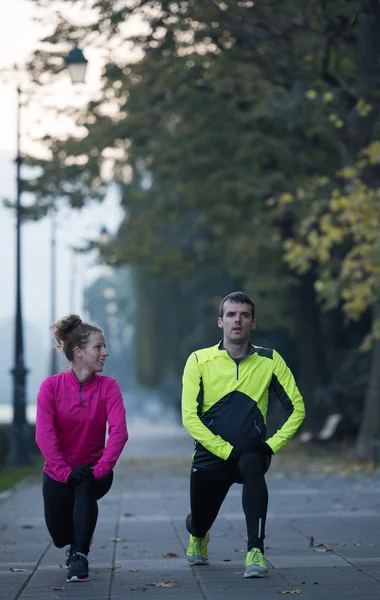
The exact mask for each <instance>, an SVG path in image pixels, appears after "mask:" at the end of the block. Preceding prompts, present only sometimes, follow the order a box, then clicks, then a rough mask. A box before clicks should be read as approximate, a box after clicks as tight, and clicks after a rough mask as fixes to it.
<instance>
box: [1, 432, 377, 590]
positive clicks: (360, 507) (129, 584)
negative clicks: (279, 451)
mask: <svg viewBox="0 0 380 600" xmlns="http://www.w3.org/2000/svg"><path fill="white" fill-rule="evenodd" d="M130 430H131V440H130V442H128V444H127V446H126V448H125V451H124V454H123V459H122V461H121V462H120V464H119V466H118V468H117V471H116V478H115V483H114V485H113V487H112V489H111V491H110V492H109V494H107V496H106V497H105V498H104V499H103V500H101V501H100V516H99V522H98V526H97V530H96V534H95V541H94V544H93V547H92V549H91V553H90V555H89V558H90V569H91V580H90V581H89V582H86V583H75V584H74V583H66V576H65V569H64V567H63V565H64V562H65V558H66V557H65V553H64V551H63V550H58V549H57V548H54V547H53V546H52V544H51V541H50V539H49V536H48V534H47V532H46V529H45V524H44V520H43V512H42V502H41V491H40V481H39V480H35V481H33V480H30V481H29V482H28V483H27V484H24V485H21V486H20V487H19V488H18V489H16V490H15V491H13V492H12V493H11V494H10V495H9V496H8V497H5V498H4V497H3V498H2V499H1V500H0V598H2V599H4V600H18V599H19V598H20V599H29V600H32V599H37V598H38V599H43V598H66V599H67V598H70V599H73V600H74V599H77V598H78V599H79V598H82V599H85V598H91V600H111V599H114V600H125V599H133V598H137V599H138V598H140V596H141V595H142V594H144V597H147V598H151V599H154V600H156V599H160V600H163V599H165V600H166V599H167V598H169V599H170V598H175V599H176V600H177V599H178V600H182V599H183V600H185V599H186V600H190V599H191V600H229V599H231V600H232V599H233V600H245V599H246V598H247V599H248V598H249V599H252V598H254V599H255V600H264V599H265V600H274V599H275V598H276V599H278V598H280V597H281V596H280V595H279V594H300V595H301V596H302V597H303V598H306V599H317V598H318V599H319V598H326V599H328V600H338V599H339V600H341V599H345V600H350V599H351V598H352V599H353V598H355V600H357V599H358V598H360V599H361V598H364V599H367V598H378V597H380V535H379V533H380V532H379V528H380V518H379V517H380V480H379V478H375V477H370V476H365V475H360V476H357V477H349V478H340V477H335V476H331V477H326V476H325V477H316V476H311V475H300V474H298V475H294V476H285V475H284V473H283V472H282V470H281V464H279V463H280V459H279V458H278V460H277V461H276V460H274V463H273V465H272V467H271V470H270V472H269V475H268V478H267V480H268V486H269V491H270V505H269V517H268V526H267V534H268V535H267V539H266V560H267V563H268V566H269V568H270V576H269V577H268V578H266V579H259V580H255V579H244V577H243V569H244V567H243V563H244V558H245V545H246V544H245V527H244V520H243V515H242V510H241V493H240V487H239V486H237V485H236V486H234V487H233V488H232V489H231V491H230V494H229V496H228V498H227V500H226V502H225V504H224V505H223V507H222V512H221V514H220V516H219V518H218V519H217V521H216V523H215V524H214V527H213V529H212V532H211V540H210V544H209V556H210V565H209V566H203V567H193V568H191V567H190V566H189V565H188V564H187V563H186V561H185V559H184V552H185V548H186V545H187V537H188V536H187V533H186V530H185V526H184V516H185V515H186V514H187V512H188V507H189V502H188V471H189V457H190V454H191V449H192V442H191V440H190V438H189V437H188V436H187V434H185V433H184V432H183V431H182V430H180V429H178V428H175V427H173V426H170V425H167V426H163V425H160V424H159V423H156V424H151V425H150V426H148V427H145V429H143V428H142V427H141V426H140V424H138V423H135V424H132V425H131V427H130ZM143 432H144V433H143ZM276 463H277V464H276ZM167 582H174V583H172V586H170V585H169V586H167V585H165V586H164V585H163V584H165V583H167Z"/></svg>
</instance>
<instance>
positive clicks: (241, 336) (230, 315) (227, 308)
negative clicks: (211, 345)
mask: <svg viewBox="0 0 380 600" xmlns="http://www.w3.org/2000/svg"><path fill="white" fill-rule="evenodd" d="M223 308H224V310H223V317H219V318H218V327H220V329H223V331H224V339H225V340H226V341H229V342H232V343H235V344H242V343H244V342H248V340H249V338H250V335H251V331H252V329H255V327H256V321H255V320H254V319H252V306H251V305H250V304H246V303H245V302H244V303H240V302H231V301H230V300H227V302H226V303H225V305H224V307H223Z"/></svg>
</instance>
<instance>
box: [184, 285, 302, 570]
mask: <svg viewBox="0 0 380 600" xmlns="http://www.w3.org/2000/svg"><path fill="white" fill-rule="evenodd" d="M218 326H219V328H220V329H223V340H222V341H221V342H220V343H219V344H217V345H216V346H212V347H211V348H204V349H202V350H197V351H196V352H193V353H192V354H191V355H190V356H189V358H188V360H187V363H186V366H185V370H184V374H183V391H182V420H183V425H184V427H185V428H186V429H187V431H188V432H189V433H190V435H191V436H192V437H193V438H194V440H195V452H194V455H193V464H192V470H191V477H190V507H191V513H190V514H189V515H188V516H187V519H186V527H187V530H188V531H189V533H190V540H189V546H188V548H187V552H186V556H187V560H188V561H189V563H190V564H191V565H203V564H208V554H207V543H208V538H209V533H208V532H209V530H210V528H211V525H212V524H213V522H214V521H215V519H216V517H217V515H218V512H219V509H220V507H221V505H222V503H223V500H224V499H225V497H226V495H227V492H228V490H229V488H230V487H231V485H232V484H233V483H242V484H243V489H242V500H243V510H244V513H245V518H246V525H247V536H248V549H247V550H248V551H247V556H246V560H245V573H244V577H266V576H267V575H268V569H267V568H266V565H265V562H264V537H265V520H266V514H267V507H268V489H267V486H266V482H265V473H266V471H267V470H268V468H269V465H270V462H271V457H272V454H275V453H276V452H278V451H279V450H281V448H283V446H285V444H287V442H288V441H289V440H290V439H291V438H292V437H293V436H294V434H295V433H296V431H297V429H298V428H299V426H300V425H301V423H302V421H303V419H304V416H305V408H304V403H303V400H302V397H301V394H300V393H299V391H298V389H297V386H296V383H295V380H294V377H293V375H292V373H291V371H290V370H289V368H288V367H287V365H286V364H285V362H284V360H283V359H282V358H281V356H280V355H279V354H278V353H277V352H276V351H275V350H272V349H269V348H261V347H258V346H253V345H252V344H251V343H250V335H251V331H252V330H253V329H255V327H256V321H255V305H254V303H253V301H252V300H251V298H250V297H249V296H247V294H244V293H243V292H233V293H232V294H229V295H228V296H226V297H225V298H224V299H223V300H222V302H221V303H220V306H219V318H218ZM270 390H272V391H273V392H274V393H275V394H276V395H277V397H278V398H279V400H280V402H281V404H282V406H283V408H284V417H283V419H282V422H281V424H280V426H279V429H278V430H277V431H276V433H275V434H274V435H273V436H272V437H270V438H269V439H268V440H266V415H267V408H268V395H269V391H270Z"/></svg>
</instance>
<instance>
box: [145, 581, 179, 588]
mask: <svg viewBox="0 0 380 600" xmlns="http://www.w3.org/2000/svg"><path fill="white" fill-rule="evenodd" d="M150 585H151V586H152V587H179V586H180V585H181V584H180V583H178V581H164V582H163V583H151V584H150Z"/></svg>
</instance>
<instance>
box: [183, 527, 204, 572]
mask: <svg viewBox="0 0 380 600" xmlns="http://www.w3.org/2000/svg"><path fill="white" fill-rule="evenodd" d="M208 540H209V534H208V532H207V533H206V535H205V537H203V538H198V537H195V536H194V535H191V533H190V539H189V545H188V547H187V551H186V558H187V560H188V562H189V563H190V564H191V565H208V554H207V544H208Z"/></svg>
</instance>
